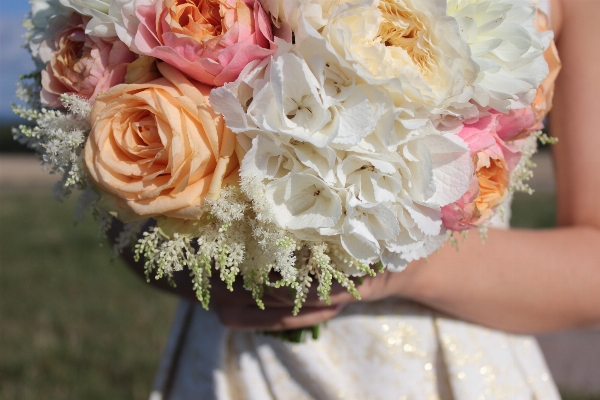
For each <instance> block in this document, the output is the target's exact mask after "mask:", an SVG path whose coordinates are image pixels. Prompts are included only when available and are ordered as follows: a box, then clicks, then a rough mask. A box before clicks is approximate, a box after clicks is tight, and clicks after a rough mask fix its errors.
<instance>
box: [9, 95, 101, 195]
mask: <svg viewBox="0 0 600 400" xmlns="http://www.w3.org/2000/svg"><path fill="white" fill-rule="evenodd" d="M61 101H62V103H63V105H64V107H65V108H66V110H67V111H66V112H65V111H62V110H49V109H45V108H42V109H41V110H40V111H37V110H33V109H24V108H20V107H17V106H15V107H13V109H14V111H15V113H17V114H18V115H19V116H21V117H22V118H25V119H28V120H30V121H31V120H35V121H36V123H37V126H34V127H31V126H26V125H21V126H19V128H18V129H17V130H15V132H14V135H15V139H16V140H18V141H19V142H21V143H23V144H26V145H28V146H29V147H31V148H33V149H35V150H36V151H38V152H39V153H40V154H41V156H42V162H43V164H48V165H50V166H51V167H50V173H52V174H61V175H62V178H61V181H60V182H59V183H58V184H57V186H56V189H57V195H58V197H65V196H68V195H69V194H70V193H71V190H72V188H77V189H83V188H85V187H86V185H87V176H86V172H85V169H84V166H83V158H82V153H83V148H84V146H85V141H86V138H87V136H88V134H89V132H90V129H91V124H90V118H89V114H90V111H91V104H90V103H89V102H87V101H86V100H85V99H82V98H80V97H77V96H75V95H62V96H61Z"/></svg>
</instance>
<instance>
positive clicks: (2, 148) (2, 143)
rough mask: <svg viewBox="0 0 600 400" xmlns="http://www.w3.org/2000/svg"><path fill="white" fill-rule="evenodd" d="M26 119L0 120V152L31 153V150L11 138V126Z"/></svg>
mask: <svg viewBox="0 0 600 400" xmlns="http://www.w3.org/2000/svg"><path fill="white" fill-rule="evenodd" d="M24 122H26V121H20V120H18V119H16V118H15V119H14V122H13V121H6V120H5V121H0V152H1V153H33V150H30V149H28V148H27V147H26V146H24V145H22V144H21V143H19V142H17V141H16V140H14V139H13V134H12V128H13V127H14V126H17V125H19V124H22V123H24Z"/></svg>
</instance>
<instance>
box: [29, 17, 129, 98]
mask: <svg viewBox="0 0 600 400" xmlns="http://www.w3.org/2000/svg"><path fill="white" fill-rule="evenodd" d="M87 20H89V18H87V17H82V16H81V15H79V14H77V13H73V14H71V16H70V17H66V16H63V17H61V18H56V19H54V20H53V25H52V27H51V29H50V30H49V34H48V36H52V37H48V38H47V40H46V41H45V42H44V43H43V44H42V45H41V46H40V55H41V56H42V61H44V62H46V63H47V64H46V68H45V70H43V71H42V92H41V100H42V103H43V104H45V105H47V106H52V107H59V106H61V102H60V100H59V97H60V95H61V94H64V93H68V94H76V95H78V96H81V97H83V98H85V99H89V101H90V102H94V100H95V98H96V96H97V95H98V94H99V93H102V92H105V91H106V90H108V89H109V88H111V87H113V86H115V85H117V84H119V83H122V82H124V80H125V74H126V72H127V65H128V64H129V63H131V62H132V61H134V60H135V59H136V55H135V54H134V53H132V52H131V51H129V49H128V48H127V46H125V45H124V44H123V43H121V42H119V41H115V42H107V41H105V40H103V39H101V38H98V37H95V36H90V35H86V34H85V32H84V26H85V24H86V22H87Z"/></svg>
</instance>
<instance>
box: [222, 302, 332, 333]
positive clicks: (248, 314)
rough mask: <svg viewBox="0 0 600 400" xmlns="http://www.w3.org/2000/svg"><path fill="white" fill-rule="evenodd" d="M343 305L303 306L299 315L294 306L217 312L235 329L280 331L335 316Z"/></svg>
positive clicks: (233, 309)
mask: <svg viewBox="0 0 600 400" xmlns="http://www.w3.org/2000/svg"><path fill="white" fill-rule="evenodd" d="M342 308H343V307H342V306H330V307H317V308H303V309H302V310H301V311H300V313H299V314H298V315H297V316H293V315H292V308H266V309H265V310H261V309H258V308H253V307H243V306H242V307H240V306H231V307H222V308H220V309H218V310H217V314H218V315H219V318H220V320H221V322H222V323H223V325H225V326H227V327H229V328H233V329H244V330H263V331H278V330H285V329H296V328H304V327H309V326H313V325H316V324H319V323H321V322H324V321H327V320H329V319H331V318H333V317H335V316H336V315H337V314H338V313H339V312H340V311H341V310H342Z"/></svg>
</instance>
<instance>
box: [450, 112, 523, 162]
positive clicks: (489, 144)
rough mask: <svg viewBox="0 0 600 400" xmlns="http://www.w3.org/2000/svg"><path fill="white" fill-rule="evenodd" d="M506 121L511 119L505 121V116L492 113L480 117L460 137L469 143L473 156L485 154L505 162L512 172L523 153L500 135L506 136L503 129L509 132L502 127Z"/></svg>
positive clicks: (466, 125)
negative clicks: (500, 133)
mask: <svg viewBox="0 0 600 400" xmlns="http://www.w3.org/2000/svg"><path fill="white" fill-rule="evenodd" d="M509 115H510V114H509ZM506 121H509V119H504V114H500V113H496V112H492V113H491V114H489V115H486V116H484V117H480V118H479V120H477V122H474V123H471V124H465V125H464V126H463V128H462V130H461V131H460V132H459V134H458V136H459V137H460V138H461V139H463V140H464V141H465V142H467V144H468V145H469V150H470V151H471V154H472V155H475V154H478V153H484V154H486V155H487V156H488V157H490V158H493V159H499V160H503V161H505V162H506V165H507V166H508V169H509V170H511V171H512V169H513V168H514V167H515V166H516V165H517V163H518V162H519V159H520V158H521V153H520V152H519V151H518V150H517V149H515V148H514V147H512V146H509V145H508V144H507V143H506V142H505V141H504V140H503V139H502V138H501V137H500V136H499V134H498V132H499V131H500V132H502V133H503V134H506V132H504V131H503V129H504V130H507V127H506V126H505V125H502V123H503V122H506ZM479 158H480V159H481V158H482V157H481V156H480V157H479Z"/></svg>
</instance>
